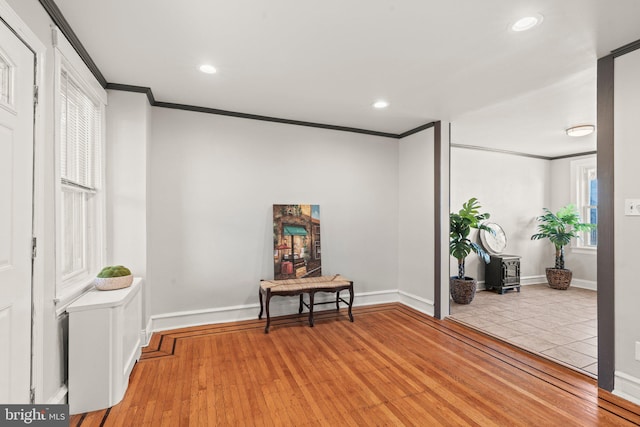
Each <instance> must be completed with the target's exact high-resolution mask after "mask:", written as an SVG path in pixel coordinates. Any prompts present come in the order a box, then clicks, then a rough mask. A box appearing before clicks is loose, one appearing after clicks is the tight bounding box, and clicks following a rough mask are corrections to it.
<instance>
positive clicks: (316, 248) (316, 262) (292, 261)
mask: <svg viewBox="0 0 640 427" xmlns="http://www.w3.org/2000/svg"><path fill="white" fill-rule="evenodd" d="M320 275H322V262H321V248H320V206H319V205H273V277H274V279H276V280H279V279H295V278H300V277H316V276H320Z"/></svg>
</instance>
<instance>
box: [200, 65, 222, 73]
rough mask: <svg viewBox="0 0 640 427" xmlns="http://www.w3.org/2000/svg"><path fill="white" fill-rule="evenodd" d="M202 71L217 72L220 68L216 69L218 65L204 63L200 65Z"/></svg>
mask: <svg viewBox="0 0 640 427" xmlns="http://www.w3.org/2000/svg"><path fill="white" fill-rule="evenodd" d="M200 71H202V72H203V73H207V74H215V73H217V72H218V70H216V67H214V66H213V65H208V64H204V65H201V66H200Z"/></svg>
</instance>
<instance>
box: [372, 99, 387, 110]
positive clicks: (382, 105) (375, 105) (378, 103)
mask: <svg viewBox="0 0 640 427" xmlns="http://www.w3.org/2000/svg"><path fill="white" fill-rule="evenodd" d="M388 106H389V103H388V102H387V101H384V100H382V99H381V100H379V101H376V102H374V103H373V108H377V109H378V110H381V109H383V108H387V107H388Z"/></svg>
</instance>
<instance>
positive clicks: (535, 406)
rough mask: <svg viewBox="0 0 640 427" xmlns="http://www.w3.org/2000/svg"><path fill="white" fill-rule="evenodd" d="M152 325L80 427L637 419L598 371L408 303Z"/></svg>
mask: <svg viewBox="0 0 640 427" xmlns="http://www.w3.org/2000/svg"><path fill="white" fill-rule="evenodd" d="M345 313H346V312H345V310H344V309H343V310H342V311H341V312H340V313H336V312H335V311H329V312H319V313H318V315H317V317H316V323H315V327H314V328H310V327H309V326H308V325H307V319H306V315H304V314H303V315H301V316H297V315H296V316H287V317H280V318H274V319H273V320H272V324H271V332H270V333H269V334H268V335H267V334H264V320H262V321H257V320H255V321H246V322H236V323H227V324H217V325H208V326H201V327H194V328H188V329H180V330H173V331H166V332H163V333H160V334H154V336H153V338H152V340H151V343H150V345H149V347H147V348H145V349H144V350H143V355H142V358H141V360H140V362H138V364H137V365H136V366H135V368H134V370H133V372H132V375H131V379H130V385H129V389H128V391H127V394H126V396H125V397H124V399H123V401H122V402H121V403H120V404H118V405H116V406H114V407H113V408H111V409H108V410H104V411H97V412H91V413H87V414H82V415H75V416H73V417H72V418H71V425H72V426H80V425H81V426H83V427H87V426H100V425H104V426H144V425H148V426H187V425H192V426H206V425H210V426H216V425H220V426H222V425H234V426H236V425H237V426H253V425H255V426H262V425H265V426H272V425H273V426H280V425H283V426H303V425H308V426H324V425H334V426H343V425H350V426H374V425H375V426H383V425H389V426H401V425H416V426H449V425H461V426H467V425H468V426H564V427H568V426H596V425H601V426H629V425H640V407H638V406H636V405H633V404H631V403H629V402H627V401H625V400H623V399H620V398H618V397H616V396H614V395H612V394H610V393H608V392H605V391H603V390H599V389H598V388H597V386H596V382H595V380H593V379H592V378H590V377H588V376H586V375H583V374H580V373H578V372H575V371H572V370H570V369H567V368H564V367H561V366H559V365H556V364H553V363H551V362H549V361H548V360H546V359H543V358H540V357H539V356H536V355H533V354H530V353H527V352H525V351H523V350H520V349H517V348H515V347H512V346H510V345H508V344H506V343H503V342H500V341H496V340H494V339H492V338H490V337H488V336H486V335H483V334H482V333H479V332H476V331H473V330H470V329H468V328H465V327H464V326H461V325H459V324H457V323H455V322H452V321H447V320H445V321H439V320H436V319H433V318H431V317H429V316H426V315H423V314H421V313H419V312H417V311H414V310H412V309H410V308H407V307H405V306H404V305H401V304H386V305H378V306H370V307H361V308H356V309H354V317H355V322H354V323H351V322H349V321H348V319H347V317H346V314H345Z"/></svg>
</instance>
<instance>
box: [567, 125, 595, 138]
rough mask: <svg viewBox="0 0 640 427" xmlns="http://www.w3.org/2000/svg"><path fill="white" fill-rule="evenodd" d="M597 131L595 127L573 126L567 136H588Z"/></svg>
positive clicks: (568, 130)
mask: <svg viewBox="0 0 640 427" xmlns="http://www.w3.org/2000/svg"><path fill="white" fill-rule="evenodd" d="M595 129H596V127H595V126H594V125H580V126H572V127H570V128H569V129H567V135H569V136H586V135H589V134H591V133H593V131H594V130H595Z"/></svg>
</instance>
